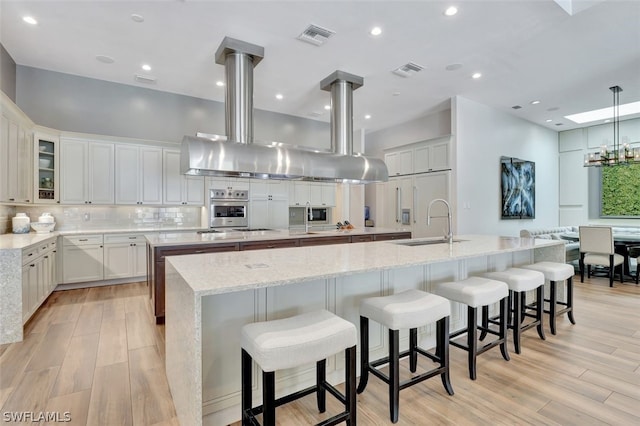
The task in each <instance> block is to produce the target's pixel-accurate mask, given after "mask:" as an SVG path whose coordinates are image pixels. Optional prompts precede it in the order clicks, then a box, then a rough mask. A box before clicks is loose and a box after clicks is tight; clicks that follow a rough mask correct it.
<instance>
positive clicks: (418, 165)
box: [413, 146, 430, 173]
mask: <svg viewBox="0 0 640 426" xmlns="http://www.w3.org/2000/svg"><path fill="white" fill-rule="evenodd" d="M429 151H430V149H429V146H421V147H418V148H416V149H415V150H414V151H413V171H414V173H424V172H428V171H429V167H430V166H429Z"/></svg>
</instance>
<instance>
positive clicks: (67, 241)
mask: <svg viewBox="0 0 640 426" xmlns="http://www.w3.org/2000/svg"><path fill="white" fill-rule="evenodd" d="M62 246H63V247H62V282H63V283H64V284H68V283H78V282H87V281H101V280H102V279H103V277H104V273H103V251H104V248H103V240H102V234H100V235H76V236H72V237H64V238H63V243H62Z"/></svg>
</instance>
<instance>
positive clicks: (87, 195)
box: [60, 138, 115, 204]
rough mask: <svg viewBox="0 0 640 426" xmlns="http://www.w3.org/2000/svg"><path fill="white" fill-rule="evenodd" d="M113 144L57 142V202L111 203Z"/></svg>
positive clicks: (72, 141) (74, 141) (70, 140)
mask: <svg viewBox="0 0 640 426" xmlns="http://www.w3.org/2000/svg"><path fill="white" fill-rule="evenodd" d="M114 193H115V191H114V145H113V144H112V143H103V142H94V141H85V140H78V139H64V138H61V139H60V202H61V203H63V204H113V202H114Z"/></svg>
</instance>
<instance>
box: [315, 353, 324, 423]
mask: <svg viewBox="0 0 640 426" xmlns="http://www.w3.org/2000/svg"><path fill="white" fill-rule="evenodd" d="M326 377H327V360H326V359H323V360H320V361H318V362H317V363H316V388H317V389H316V400H317V402H318V411H319V412H321V413H324V412H325V411H326V409H327V389H326V388H325V387H324V383H325V382H326V380H327V379H326Z"/></svg>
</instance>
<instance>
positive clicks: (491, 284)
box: [433, 277, 509, 380]
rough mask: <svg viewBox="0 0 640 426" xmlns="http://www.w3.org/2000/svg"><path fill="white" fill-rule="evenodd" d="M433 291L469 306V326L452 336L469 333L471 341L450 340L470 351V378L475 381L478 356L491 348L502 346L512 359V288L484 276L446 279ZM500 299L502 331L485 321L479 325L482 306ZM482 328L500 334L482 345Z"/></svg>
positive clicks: (453, 343) (456, 345)
mask: <svg viewBox="0 0 640 426" xmlns="http://www.w3.org/2000/svg"><path fill="white" fill-rule="evenodd" d="M433 292H434V293H435V294H437V295H439V296H442V297H445V298H447V299H449V300H451V301H453V302H458V303H462V304H464V305H467V326H466V327H465V328H463V329H461V330H458V331H456V332H453V333H450V335H449V339H453V338H455V337H458V336H460V335H462V334H465V333H466V334H467V344H466V345H464V344H462V343H459V342H456V341H454V340H450V343H451V345H453V346H455V347H457V348H460V349H464V350H466V351H467V352H468V363H469V377H470V378H471V380H475V379H476V376H477V373H476V358H477V356H478V355H480V354H482V353H484V352H486V351H488V350H489V349H491V348H493V347H495V346H500V352H501V353H502V357H503V358H504V359H505V360H506V361H509V351H508V350H507V311H508V305H507V299H508V296H509V287H508V286H507V284H506V283H504V282H502V281H496V280H491V279H488V278H482V277H469V278H467V279H464V280H461V281H453V282H445V283H440V284H436V285H435V286H434V288H433ZM498 302H500V315H499V317H498V327H499V328H498V331H495V330H492V329H490V328H489V327H488V325H487V326H485V324H483V325H482V326H478V307H481V306H482V307H484V306H486V307H487V309H488V306H489V305H492V304H494V303H498ZM478 329H480V330H481V331H482V332H484V333H489V334H492V335H495V336H497V338H496V339H494V340H493V341H492V342H490V343H487V344H485V345H484V346H482V347H480V348H479V347H478Z"/></svg>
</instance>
